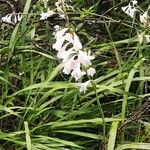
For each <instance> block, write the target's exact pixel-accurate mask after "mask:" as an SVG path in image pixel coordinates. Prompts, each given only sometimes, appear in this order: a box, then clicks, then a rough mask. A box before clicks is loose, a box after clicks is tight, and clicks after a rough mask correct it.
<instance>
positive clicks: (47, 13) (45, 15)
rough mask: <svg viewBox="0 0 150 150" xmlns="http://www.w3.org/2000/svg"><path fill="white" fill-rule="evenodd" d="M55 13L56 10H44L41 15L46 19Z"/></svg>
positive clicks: (41, 18) (42, 18)
mask: <svg viewBox="0 0 150 150" xmlns="http://www.w3.org/2000/svg"><path fill="white" fill-rule="evenodd" d="M53 14H55V12H54V11H51V10H49V11H47V12H46V13H44V12H43V13H41V14H40V16H41V17H40V20H45V19H47V18H48V17H50V16H52V15H53Z"/></svg>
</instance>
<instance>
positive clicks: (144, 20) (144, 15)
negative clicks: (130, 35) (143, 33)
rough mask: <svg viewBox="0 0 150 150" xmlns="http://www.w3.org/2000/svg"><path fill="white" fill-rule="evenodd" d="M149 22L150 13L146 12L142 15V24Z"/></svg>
mask: <svg viewBox="0 0 150 150" xmlns="http://www.w3.org/2000/svg"><path fill="white" fill-rule="evenodd" d="M147 20H148V12H147V11H146V12H145V13H144V14H143V15H140V22H141V23H146V22H147Z"/></svg>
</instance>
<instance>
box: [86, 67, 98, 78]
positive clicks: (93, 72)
mask: <svg viewBox="0 0 150 150" xmlns="http://www.w3.org/2000/svg"><path fill="white" fill-rule="evenodd" d="M95 73H96V70H95V68H92V67H90V68H89V69H88V70H87V74H88V75H89V76H91V77H93V75H94V74H95Z"/></svg>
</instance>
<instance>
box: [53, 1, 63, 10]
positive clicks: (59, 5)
mask: <svg viewBox="0 0 150 150" xmlns="http://www.w3.org/2000/svg"><path fill="white" fill-rule="evenodd" d="M55 6H56V10H57V11H58V12H63V9H62V3H61V0H58V2H56V3H55Z"/></svg>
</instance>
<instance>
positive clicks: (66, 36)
mask: <svg viewBox="0 0 150 150" xmlns="http://www.w3.org/2000/svg"><path fill="white" fill-rule="evenodd" d="M54 36H55V39H56V42H55V43H54V44H53V49H55V50H56V51H57V57H58V58H59V59H61V61H62V63H63V64H64V66H63V67H64V68H63V73H64V74H67V75H68V74H70V75H71V76H72V77H73V78H74V79H75V80H76V81H79V80H80V79H81V78H82V77H83V76H84V75H88V76H89V77H92V76H93V75H94V74H95V72H96V71H95V69H94V68H93V67H90V66H91V64H92V63H91V60H93V59H94V58H95V57H94V56H91V55H90V54H88V53H87V52H86V51H83V50H82V49H83V47H82V44H81V42H80V39H79V37H78V36H77V35H76V33H75V32H69V28H63V29H61V28H60V26H58V25H57V26H55V33H54ZM89 83H90V82H89V81H87V82H85V83H80V92H82V91H84V92H85V91H86V87H87V85H88V84H89Z"/></svg>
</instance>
